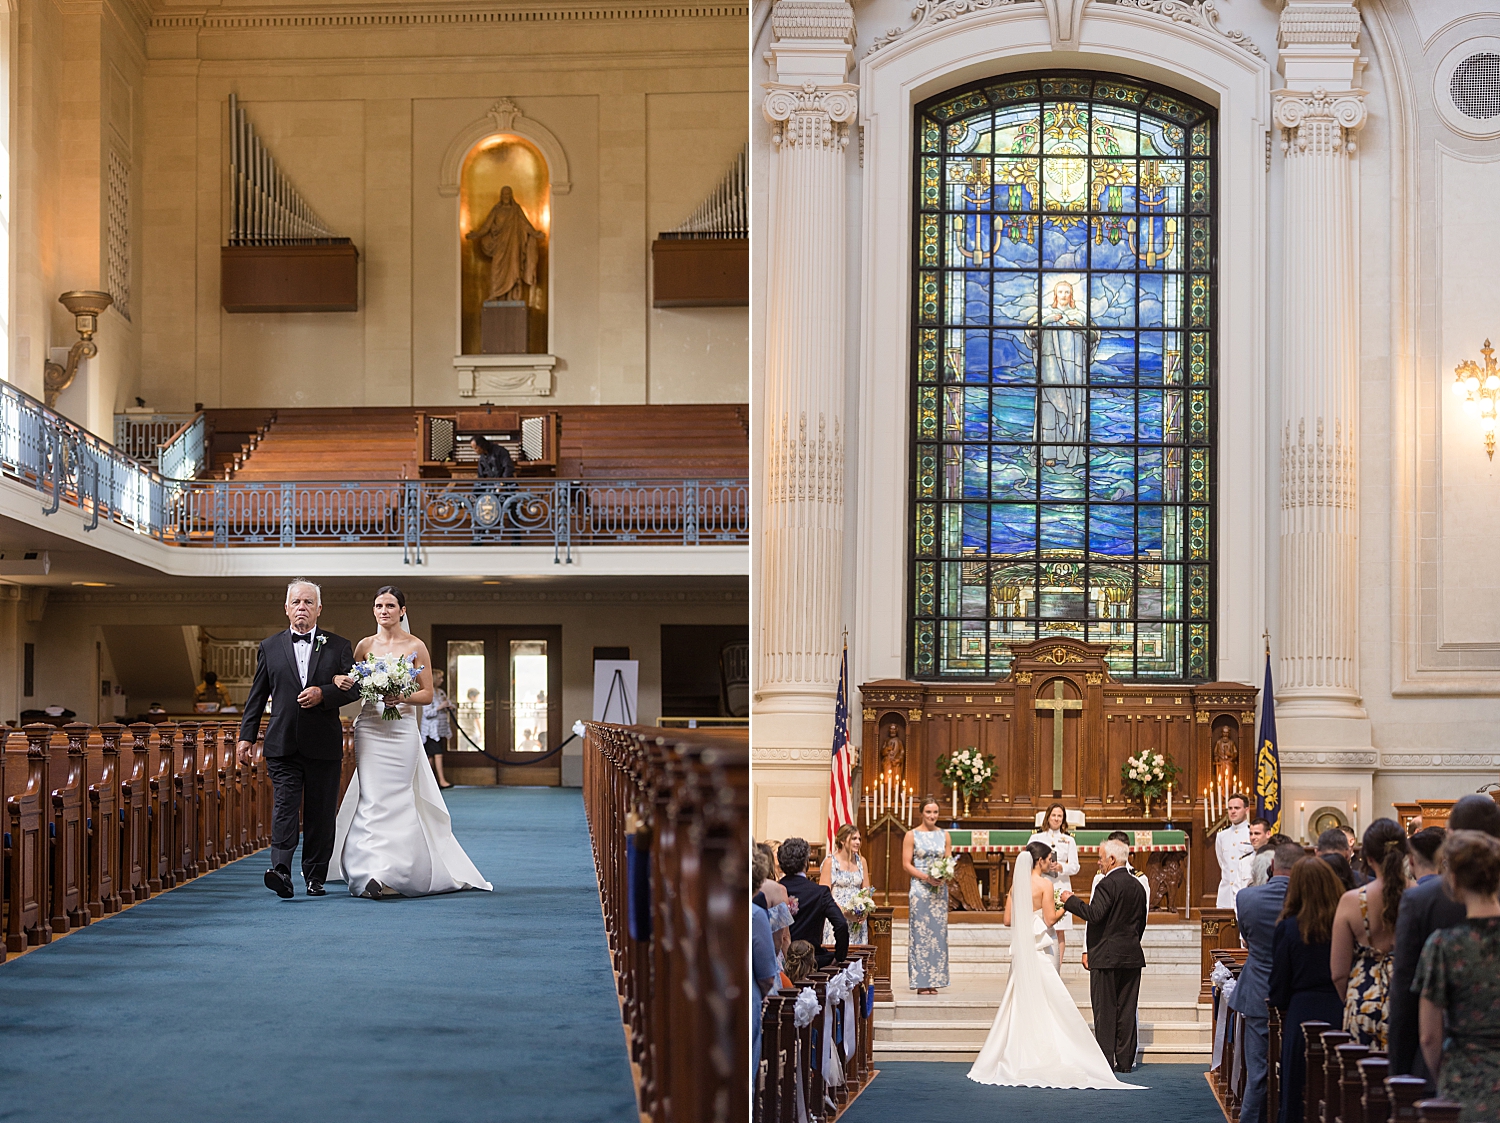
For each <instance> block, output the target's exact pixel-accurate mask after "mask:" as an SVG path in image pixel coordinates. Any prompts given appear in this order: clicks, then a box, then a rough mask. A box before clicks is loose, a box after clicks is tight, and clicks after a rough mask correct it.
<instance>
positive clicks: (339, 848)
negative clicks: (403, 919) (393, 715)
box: [328, 702, 494, 897]
mask: <svg viewBox="0 0 1500 1123" xmlns="http://www.w3.org/2000/svg"><path fill="white" fill-rule="evenodd" d="M382 708H383V707H382V706H380V705H379V704H378V703H375V702H366V703H365V704H364V708H363V709H361V710H360V713H359V717H358V718H356V719H355V722H354V753H355V756H356V758H357V760H358V767H357V768H356V770H355V773H354V778H353V779H352V780H351V781H350V782H349V790H348V791H347V792H346V793H344V802H343V803H342V804H341V805H340V806H339V817H338V826H337V828H336V831H335V834H334V839H333V863H332V868H331V869H330V870H329V871H328V880H330V881H347V882H348V883H349V892H350V893H351V894H353V895H354V896H356V897H358V896H362V895H363V894H364V892H365V890H366V889H367V888H368V887H369V884H370V882H371V881H372V880H374V881H378V882H379V883H380V884H381V886H383V887H384V889H385V890H386V893H387V895H390V894H396V893H399V894H400V895H401V896H403V897H425V896H428V895H430V894H433V893H452V892H454V891H455V890H458V889H493V888H494V887H493V886H492V885H491V884H490V883H489V882H488V881H486V880H485V879H484V876H483V875H482V874H481V873H480V872H479V870H478V869H476V868H475V866H474V863H473V862H472V861H470V860H469V856H468V855H467V854H465V853H464V849H463V847H462V846H460V845H459V844H458V839H456V838H454V837H453V823H452V821H451V820H450V819H449V817H448V805H447V804H446V803H444V802H443V793H442V791H441V790H440V789H439V788H438V785H437V780H436V778H435V777H434V776H433V775H432V769H431V768H430V767H428V765H427V755H426V753H424V752H423V751H422V740H421V735H420V733H419V731H418V728H417V710H416V707H413V706H409V705H406V704H405V703H402V704H401V705H400V706H399V707H398V708H399V709H400V710H401V717H400V718H399V719H398V720H395V721H386V720H385V719H384V718H382V717H381V716H380V712H381V709H382Z"/></svg>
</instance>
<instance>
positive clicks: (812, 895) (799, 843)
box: [776, 838, 849, 967]
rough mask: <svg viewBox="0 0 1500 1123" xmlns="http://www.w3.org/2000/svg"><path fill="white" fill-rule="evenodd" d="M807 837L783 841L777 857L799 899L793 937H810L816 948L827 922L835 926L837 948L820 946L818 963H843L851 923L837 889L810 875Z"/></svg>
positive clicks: (786, 881) (786, 882)
mask: <svg viewBox="0 0 1500 1123" xmlns="http://www.w3.org/2000/svg"><path fill="white" fill-rule="evenodd" d="M807 853H808V845H807V840H806V839H802V838H789V839H787V840H786V841H785V842H783V843H782V844H781V849H780V850H779V851H777V855H776V856H777V858H778V860H779V861H780V862H781V868H782V870H783V871H784V876H783V877H782V879H781V884H782V885H783V886H785V888H786V891H787V894H788V895H789V896H791V897H793V898H795V900H796V901H797V908H796V909H795V910H794V916H793V919H792V929H791V932H792V940H793V942H795V941H797V940H806V941H807V942H808V943H810V944H813V945H814V946H815V947H816V946H818V945H820V944H821V943H822V940H823V922H824V921H825V920H826V921H828V923H829V924H830V925H832V927H833V950H832V951H828V950H826V949H823V948H819V951H818V966H819V967H827V966H828V965H829V964H830V963H842V962H844V960H845V959H847V958H848V957H849V922H848V921H847V920H846V919H844V914H843V912H842V910H840V909H839V906H838V903H837V902H836V901H835V900H834V899H833V891H832V890H831V889H829V888H828V886H826V885H819V884H818V883H817V882H816V881H813V880H812V879H811V878H810V877H808V876H807V873H806V872H805V871H806V870H807Z"/></svg>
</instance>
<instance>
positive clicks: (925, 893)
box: [901, 796, 953, 994]
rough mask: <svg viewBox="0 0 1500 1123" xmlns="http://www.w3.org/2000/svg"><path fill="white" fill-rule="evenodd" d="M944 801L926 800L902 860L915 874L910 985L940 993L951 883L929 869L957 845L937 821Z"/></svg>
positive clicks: (911, 901) (910, 926) (945, 976)
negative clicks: (936, 875)
mask: <svg viewBox="0 0 1500 1123" xmlns="http://www.w3.org/2000/svg"><path fill="white" fill-rule="evenodd" d="M941 813H942V805H941V804H939V803H938V801H937V800H935V799H933V798H932V797H931V796H928V797H927V798H926V799H924V800H923V801H922V825H921V826H919V827H917V828H916V829H915V830H910V831H907V832H906V838H905V840H904V841H903V842H902V844H901V864H902V865H903V866H905V867H906V872H907V873H908V874H910V875H911V888H910V889H909V890H908V891H907V909H908V913H909V919H908V922H907V924H908V930H909V932H910V941H909V947H908V951H907V957H906V972H907V979H908V985H909V986H910V987H911V988H912V989H913V990H915V991H916V992H917V993H918V994H936V993H937V988H938V987H945V986H947V985H948V883H947V882H945V881H940V880H938V879H937V878H935V877H933V876H932V875H931V874H930V873H928V871H929V870H930V869H931V868H932V863H933V862H935V861H937V860H938V859H939V858H946V857H948V856H949V855H950V854H951V852H952V849H953V846H952V843H950V842H949V840H948V832H947V831H945V830H943V829H942V828H941V827H939V826H938V825H937V820H938V815H940V814H941Z"/></svg>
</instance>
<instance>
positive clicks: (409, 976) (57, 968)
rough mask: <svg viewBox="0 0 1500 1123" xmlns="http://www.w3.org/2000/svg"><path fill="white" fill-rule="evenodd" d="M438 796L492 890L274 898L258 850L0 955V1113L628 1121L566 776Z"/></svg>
mask: <svg viewBox="0 0 1500 1123" xmlns="http://www.w3.org/2000/svg"><path fill="white" fill-rule="evenodd" d="M446 794H447V796H448V803H449V807H450V808H451V810H452V813H453V827H454V832H455V834H456V835H457V836H458V839H459V841H460V842H461V843H462V844H463V846H464V848H465V849H466V850H467V851H468V852H469V855H470V856H471V857H472V858H473V859H474V862H475V864H476V865H478V867H479V869H480V870H481V871H482V872H483V873H484V875H485V876H486V877H487V878H489V879H490V881H491V882H492V883H493V884H494V886H495V892H494V893H477V892H467V893H457V894H451V895H448V896H442V897H429V898H425V899H417V900H398V901H366V900H358V899H355V898H351V897H350V896H348V894H347V893H346V892H343V891H342V890H343V886H342V885H341V884H340V885H330V886H329V893H328V896H327V897H323V898H313V897H307V896H304V895H302V881H301V878H300V876H298V877H297V887H298V895H297V897H296V898H295V899H294V900H291V901H281V900H279V899H277V898H276V897H275V896H273V895H272V894H271V892H270V891H269V890H267V889H266V888H265V887H264V886H263V885H262V884H261V875H262V874H263V873H264V872H265V866H266V852H265V851H262V852H261V853H260V854H257V855H252V856H250V857H248V858H245V859H243V860H241V861H239V862H236V863H234V864H232V865H230V866H227V867H226V868H224V869H222V870H218V871H215V872H213V873H210V874H208V875H206V876H204V877H200V878H198V879H197V880H196V881H193V882H190V883H188V884H187V885H185V886H184V887H182V888H180V889H176V890H173V891H172V892H170V893H167V894H164V895H162V896H161V897H158V898H155V899H153V900H150V901H147V902H145V903H143V904H141V905H137V906H136V907H135V908H132V909H129V910H127V911H126V912H124V913H122V914H120V915H118V916H115V917H112V918H109V919H106V920H104V921H102V922H100V923H98V924H95V925H91V926H90V927H88V928H86V929H84V930H83V931H81V932H76V933H74V934H72V935H69V936H67V937H66V938H64V939H62V940H61V941H59V942H57V943H55V944H53V945H51V946H49V947H45V948H41V949H39V950H37V951H35V952H32V953H31V954H29V955H27V956H25V957H24V958H22V959H20V960H17V961H14V962H10V963H6V964H3V965H0V1088H3V1095H0V1119H50V1118H62V1117H64V1116H66V1117H70V1118H83V1119H90V1118H92V1119H108V1120H112V1121H119V1123H128V1121H135V1120H141V1121H145V1120H150V1121H151V1123H196V1121H198V1120H203V1121H205V1123H206V1121H210V1120H212V1121H235V1123H237V1121H241V1120H243V1121H245V1123H251V1121H254V1123H269V1121H272V1120H274V1121H276V1123H313V1121H314V1120H317V1121H330V1120H359V1121H360V1123H386V1121H391V1123H395V1121H401V1123H410V1121H414V1120H423V1121H424V1123H447V1121H450V1120H451V1121H454V1123H457V1121H459V1120H462V1121H464V1123H476V1121H483V1120H527V1121H534V1120H558V1121H563V1120H566V1121H568V1123H586V1121H593V1120H601V1121H603V1120H608V1121H610V1123H617V1121H618V1123H633V1121H634V1120H635V1119H636V1118H637V1116H636V1109H635V1093H634V1090H633V1088H632V1086H631V1080H630V1066H629V1063H628V1060H627V1058H626V1055H625V1044H624V1033H623V1031H622V1029H621V1026H620V1012H619V1006H618V1004H617V1003H616V1000H615V994H614V979H613V976H612V974H611V973H610V967H609V956H608V950H607V947H606V944H605V939H604V925H603V920H602V918H601V916H600V911H599V897H598V890H597V887H596V884H595V879H594V869H593V862H592V859H591V857H590V850H589V841H588V829H587V826H586V825H585V822H584V817H583V804H582V800H581V798H580V795H579V793H578V792H577V791H570V790H561V789H556V788H521V789H517V788H463V789H454V790H453V791H450V792H448V793H446ZM296 868H297V866H296V864H295V863H294V865H293V869H294V870H295V869H296Z"/></svg>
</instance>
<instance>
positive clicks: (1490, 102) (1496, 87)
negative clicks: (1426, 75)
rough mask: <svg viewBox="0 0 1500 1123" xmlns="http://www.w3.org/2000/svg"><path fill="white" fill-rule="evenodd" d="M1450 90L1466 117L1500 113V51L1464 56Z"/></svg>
mask: <svg viewBox="0 0 1500 1123" xmlns="http://www.w3.org/2000/svg"><path fill="white" fill-rule="evenodd" d="M1448 94H1449V96H1450V97H1452V98H1453V104H1454V105H1455V106H1457V107H1458V111H1459V112H1460V113H1462V114H1463V115H1464V116H1465V117H1472V118H1474V120H1476V121H1488V120H1489V119H1490V118H1491V117H1500V55H1497V54H1491V53H1490V52H1488V51H1485V52H1482V53H1480V54H1477V55H1470V56H1469V57H1468V58H1466V59H1464V61H1463V62H1461V63H1459V64H1458V66H1457V67H1456V68H1455V69H1454V71H1453V78H1452V80H1451V81H1449V83H1448Z"/></svg>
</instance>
